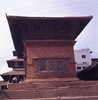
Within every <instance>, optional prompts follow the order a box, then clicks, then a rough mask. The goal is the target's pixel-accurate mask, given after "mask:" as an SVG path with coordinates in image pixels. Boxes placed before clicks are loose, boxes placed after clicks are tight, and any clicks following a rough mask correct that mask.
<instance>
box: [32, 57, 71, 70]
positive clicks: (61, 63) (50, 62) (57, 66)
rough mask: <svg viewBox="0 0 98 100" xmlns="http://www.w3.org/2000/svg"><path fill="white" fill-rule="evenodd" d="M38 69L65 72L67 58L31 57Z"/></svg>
mask: <svg viewBox="0 0 98 100" xmlns="http://www.w3.org/2000/svg"><path fill="white" fill-rule="evenodd" d="M33 62H34V64H35V65H36V66H37V68H38V71H40V72H43V71H47V72H66V70H67V68H66V67H67V65H68V62H69V59H64V58H49V59H48V58H42V59H33Z"/></svg>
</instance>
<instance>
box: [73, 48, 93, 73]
mask: <svg viewBox="0 0 98 100" xmlns="http://www.w3.org/2000/svg"><path fill="white" fill-rule="evenodd" d="M91 53H92V52H91V51H90V49H89V48H86V49H81V50H75V51H74V54H75V62H76V71H77V72H78V71H81V70H83V69H84V68H87V67H89V66H90V65H91V64H92V60H91Z"/></svg>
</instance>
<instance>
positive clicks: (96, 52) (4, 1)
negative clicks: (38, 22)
mask: <svg viewBox="0 0 98 100" xmlns="http://www.w3.org/2000/svg"><path fill="white" fill-rule="evenodd" d="M5 13H7V15H17V16H48V17H49V16H62V17H64V16H65V17H66V16H90V15H92V16H93V19H92V20H91V21H90V23H89V24H88V25H87V26H86V28H85V29H84V30H83V31H82V32H81V34H80V35H79V36H78V38H77V39H76V40H77V43H76V45H75V49H81V48H87V47H88V48H90V50H91V51H93V53H92V57H98V49H97V48H98V44H97V43H98V0H0V67H1V68H0V73H1V72H2V68H4V67H3V66H5V64H6V60H9V59H12V58H13V55H12V51H13V50H14V46H13V42H12V39H11V35H10V30H9V26H8V23H7V20H6V16H5Z"/></svg>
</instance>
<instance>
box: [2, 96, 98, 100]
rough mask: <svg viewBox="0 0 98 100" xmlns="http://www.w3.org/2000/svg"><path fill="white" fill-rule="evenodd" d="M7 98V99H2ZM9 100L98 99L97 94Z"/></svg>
mask: <svg viewBox="0 0 98 100" xmlns="http://www.w3.org/2000/svg"><path fill="white" fill-rule="evenodd" d="M2 100H9V99H2ZM10 100H98V96H76V97H55V98H38V99H10Z"/></svg>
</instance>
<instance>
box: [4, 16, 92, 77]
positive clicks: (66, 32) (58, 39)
mask: <svg viewBox="0 0 98 100" xmlns="http://www.w3.org/2000/svg"><path fill="white" fill-rule="evenodd" d="M91 19H92V16H84V17H23V16H7V20H8V23H9V27H10V30H11V35H12V39H13V43H14V46H15V50H16V51H15V52H14V53H15V55H16V56H17V59H18V61H16V60H14V61H12V60H9V61H8V65H9V66H10V67H11V66H13V65H11V62H12V63H15V66H14V68H15V67H17V68H20V66H18V64H17V63H16V62H18V63H19V61H20V60H19V59H23V60H24V64H23V66H22V68H25V78H26V79H43V78H76V70H75V59H74V49H73V47H74V44H75V43H76V41H75V39H76V38H77V36H78V35H79V34H80V33H81V32H82V30H83V29H84V28H85V27H86V25H87V24H88V23H89V22H90V20H91ZM9 74H10V73H9ZM2 76H3V77H5V76H7V74H6V75H5V74H3V75H2Z"/></svg>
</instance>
